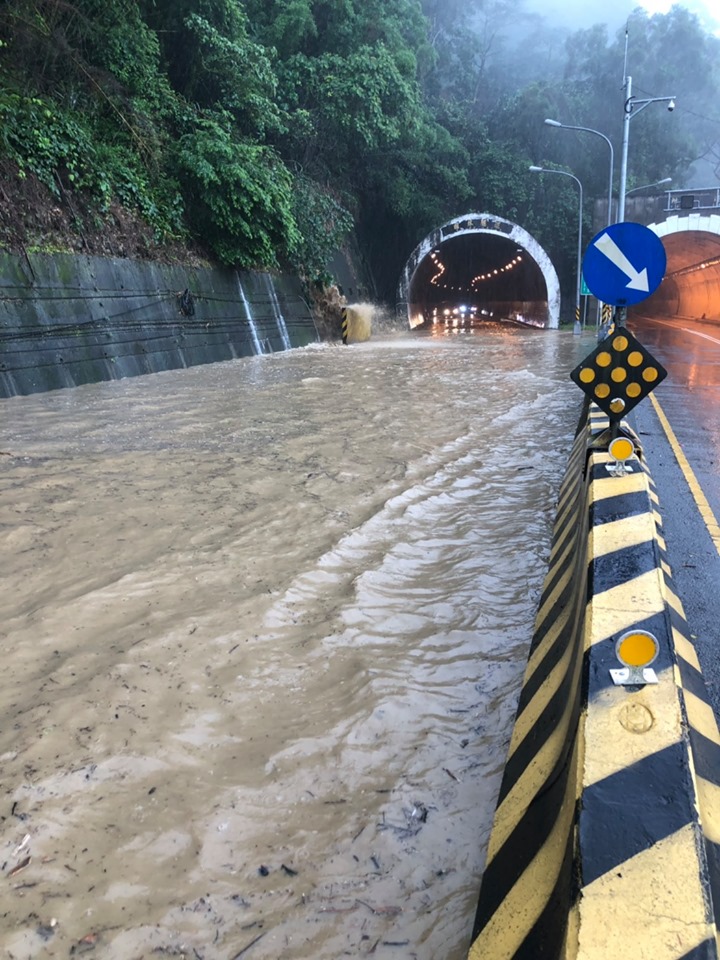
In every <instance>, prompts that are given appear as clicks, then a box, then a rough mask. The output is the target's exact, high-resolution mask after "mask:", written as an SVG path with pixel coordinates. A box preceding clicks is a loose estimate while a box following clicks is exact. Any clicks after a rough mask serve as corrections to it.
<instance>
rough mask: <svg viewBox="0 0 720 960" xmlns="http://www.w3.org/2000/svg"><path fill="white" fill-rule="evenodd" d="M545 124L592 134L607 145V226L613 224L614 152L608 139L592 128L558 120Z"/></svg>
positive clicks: (548, 121)
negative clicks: (608, 175)
mask: <svg viewBox="0 0 720 960" xmlns="http://www.w3.org/2000/svg"><path fill="white" fill-rule="evenodd" d="M545 123H546V124H547V126H548V127H560V129H561V130H582V131H583V132H584V133H594V134H596V135H597V136H598V137H602V138H603V140H604V141H605V143H607V145H608V147H609V148H610V177H609V179H608V212H607V225H608V226H610V224H611V223H612V222H613V218H612V191H613V168H614V166H615V151H614V150H613V145H612V143H611V142H610V138H609V137H606V136H605V134H604V133H600V131H599V130H593V128H592V127H574V126H571V125H570V124H569V123H560V121H559V120H546V121H545Z"/></svg>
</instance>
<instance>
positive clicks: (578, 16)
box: [526, 0, 720, 35]
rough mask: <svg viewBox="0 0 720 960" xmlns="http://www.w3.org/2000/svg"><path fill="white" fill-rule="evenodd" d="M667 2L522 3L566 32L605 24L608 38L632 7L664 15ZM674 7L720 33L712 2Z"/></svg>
mask: <svg viewBox="0 0 720 960" xmlns="http://www.w3.org/2000/svg"><path fill="white" fill-rule="evenodd" d="M671 6H672V2H671V0H643V2H640V0H584V2H583V3H578V2H577V0H526V9H527V10H528V11H530V12H532V13H539V14H541V15H542V16H544V17H546V18H547V19H548V20H550V21H553V22H560V23H561V24H562V25H563V27H565V28H566V29H568V30H582V29H585V28H586V27H591V26H593V24H595V23H607V24H608V26H609V27H610V33H611V35H612V34H613V32H614V31H615V30H617V29H619V28H621V27H622V26H623V25H624V24H625V22H626V21H627V18H628V16H629V15H630V14H631V13H632V11H633V10H634V9H635V8H636V7H643V8H644V9H645V10H647V11H648V13H651V14H652V13H667V12H668V10H669V9H670V7H671ZM678 6H682V7H685V8H686V9H687V10H691V11H692V12H693V13H696V14H697V15H698V17H699V19H700V21H701V23H702V24H703V25H704V27H705V28H706V29H707V30H708V31H709V32H712V33H718V32H719V31H720V13H718V10H717V4H716V3H715V0H685V2H682V3H679V4H678Z"/></svg>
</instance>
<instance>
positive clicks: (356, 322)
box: [341, 303, 375, 344]
mask: <svg viewBox="0 0 720 960" xmlns="http://www.w3.org/2000/svg"><path fill="white" fill-rule="evenodd" d="M374 313H375V307H374V306H373V305H372V304H371V303H355V304H352V305H348V306H347V307H343V308H342V323H341V331H342V342H343V343H345V344H348V343H362V342H363V341H364V340H369V339H370V335H371V333H372V321H373V315H374Z"/></svg>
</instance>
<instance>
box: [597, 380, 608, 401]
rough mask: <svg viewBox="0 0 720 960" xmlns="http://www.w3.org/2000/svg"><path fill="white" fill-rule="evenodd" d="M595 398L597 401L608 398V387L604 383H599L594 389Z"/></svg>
mask: <svg viewBox="0 0 720 960" xmlns="http://www.w3.org/2000/svg"><path fill="white" fill-rule="evenodd" d="M595 396H596V397H597V398H598V400H604V399H605V397H609V396H610V387H609V386H608V385H607V384H606V383H599V384H598V385H597V386H596V387H595Z"/></svg>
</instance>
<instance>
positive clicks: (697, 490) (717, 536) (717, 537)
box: [650, 393, 720, 555]
mask: <svg viewBox="0 0 720 960" xmlns="http://www.w3.org/2000/svg"><path fill="white" fill-rule="evenodd" d="M650 401H651V403H652V405H653V407H654V408H655V413H656V414H657V415H658V420H659V421H660V423H661V425H662V428H663V430H664V431H665V436H666V437H667V438H668V443H669V444H670V446H671V447H672V451H673V453H674V454H675V459H676V460H677V462H678V464H679V466H680V469H681V470H682V472H683V476H684V477H685V479H686V480H687V484H688V486H689V487H690V493H692V495H693V499H694V500H695V503H696V504H697V508H698V510H699V511H700V516H701V517H702V519H703V522H704V524H705V526H706V527H707V529H708V533H709V534H710V537H711V538H712V542H713V543H714V544H715V549H716V550H717V552H718V555H720V524H718V522H717V520H716V519H715V514H714V513H713V512H712V509H711V507H710V504H709V503H708V502H707V498H706V497H705V494H704V493H703V492H702V488H701V486H700V484H699V483H698V480H697V477H696V476H695V473H694V471H693V468H692V467H691V466H690V464H689V463H688V461H687V457H686V456H685V454H684V453H683V449H682V447H681V446H680V443H679V441H678V439H677V437H676V436H675V433H674V431H673V428H672V427H671V426H670V423H669V421H668V418H667V417H666V416H665V412H664V410H663V408H662V407H661V406H660V403H659V402H658V400H657V399H656V398H655V396H654V395H653V394H652V393H651V394H650Z"/></svg>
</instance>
